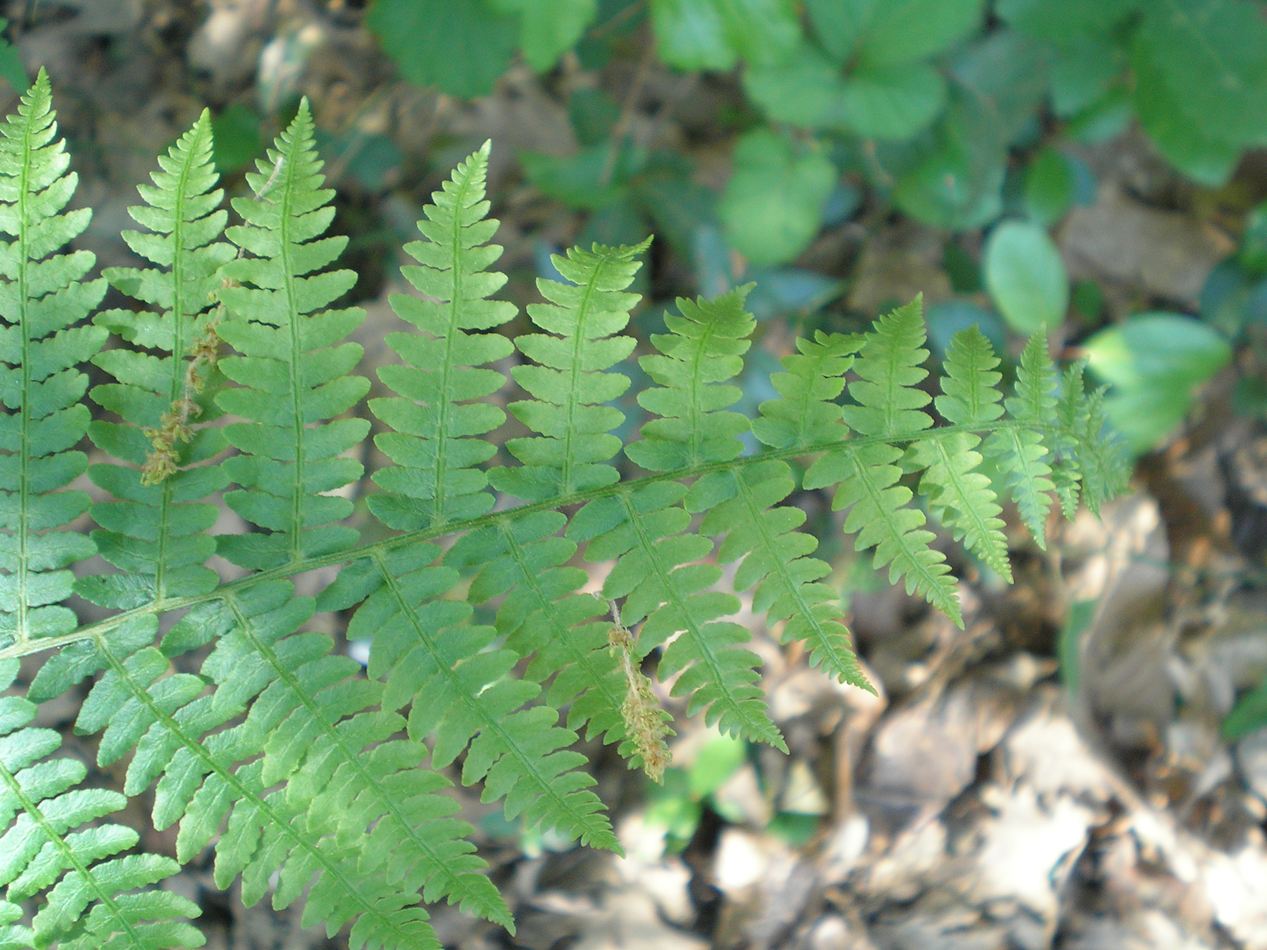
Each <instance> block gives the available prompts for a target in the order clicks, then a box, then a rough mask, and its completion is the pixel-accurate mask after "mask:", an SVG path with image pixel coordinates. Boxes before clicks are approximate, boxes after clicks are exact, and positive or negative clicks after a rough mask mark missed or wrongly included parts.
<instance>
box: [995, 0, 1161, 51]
mask: <svg viewBox="0 0 1267 950" xmlns="http://www.w3.org/2000/svg"><path fill="white" fill-rule="evenodd" d="M1143 2H1144V0H1059V2H1058V3H1053V2H1052V0H998V4H997V5H996V7H995V12H996V13H997V14H998V16H999V18H1000V19H1001V20H1003V21H1004V22H1005V23H1007V24H1008V25H1010V26H1012V27H1014V28H1015V29H1016V30H1017V31H1018V32H1021V33H1024V34H1025V35H1026V36H1032V37H1035V38H1036V39H1042V40H1048V41H1050V42H1052V43H1058V44H1068V43H1076V42H1078V41H1080V40H1084V39H1086V38H1088V37H1096V36H1100V35H1102V34H1105V33H1108V32H1109V31H1110V30H1112V29H1113V28H1114V27H1116V26H1117V25H1118V24H1119V23H1121V22H1122V20H1123V19H1125V18H1126V16H1127V15H1128V14H1130V13H1131V12H1132V11H1133V10H1135V9H1136V8H1137V7H1139V6H1140V5H1141V4H1142V3H1143Z"/></svg>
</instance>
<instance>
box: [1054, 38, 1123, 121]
mask: <svg viewBox="0 0 1267 950" xmlns="http://www.w3.org/2000/svg"><path fill="white" fill-rule="evenodd" d="M1125 67H1126V59H1125V56H1124V55H1123V54H1122V51H1121V50H1120V49H1119V48H1118V47H1117V46H1116V45H1114V44H1113V43H1110V42H1108V41H1105V40H1099V39H1084V40H1082V41H1080V42H1077V43H1075V44H1073V45H1070V46H1067V47H1064V48H1062V49H1061V51H1060V55H1059V56H1056V57H1054V58H1053V59H1052V63H1051V104H1052V109H1054V110H1055V113H1056V115H1058V116H1061V117H1062V118H1069V117H1071V116H1073V115H1075V114H1077V113H1079V112H1081V111H1082V110H1083V109H1087V108H1089V107H1091V106H1092V105H1094V104H1095V103H1096V102H1097V101H1098V100H1099V99H1101V98H1102V97H1103V96H1104V95H1105V94H1106V93H1107V92H1108V91H1109V89H1110V87H1111V86H1112V85H1113V83H1114V81H1115V80H1116V79H1117V78H1118V77H1119V76H1120V75H1121V74H1122V71H1123V69H1125Z"/></svg>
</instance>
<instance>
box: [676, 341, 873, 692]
mask: <svg viewBox="0 0 1267 950" xmlns="http://www.w3.org/2000/svg"><path fill="white" fill-rule="evenodd" d="M862 344H863V336H862V335H861V334H852V335H845V334H840V333H830V334H829V333H824V332H822V331H819V332H818V333H817V334H815V337H814V339H813V340H807V339H800V340H797V341H796V348H797V352H796V353H793V354H790V355H788V356H786V357H784V358H783V367H784V370H783V372H779V373H775V374H774V375H773V376H772V377H771V380H770V381H771V383H772V384H773V386H774V388H775V390H776V391H777V392H778V393H779V397H778V398H777V399H771V400H767V401H766V402H763V403H762V404H761V405H760V406H759V407H758V411H759V413H760V415H759V416H758V417H757V418H756V419H754V420H753V423H752V431H753V434H754V435H755V436H756V437H757V438H758V439H759V440H760V441H761V442H763V443H765V444H766V445H768V446H770V447H771V448H775V449H790V448H796V447H800V448H804V449H807V450H810V449H812V448H816V447H821V446H824V445H831V444H833V443H839V442H842V441H843V440H844V438H845V431H846V430H845V426H844V420H843V419H842V418H841V412H840V406H839V405H838V404H837V403H836V402H835V400H836V399H837V398H838V397H839V396H840V394H841V393H842V392H843V391H844V388H845V373H846V371H848V369H849V368H850V367H851V366H852V365H853V363H854V358H855V355H856V354H857V352H858V350H859V349H860V348H861V347H862ZM717 480H718V481H721V480H720V478H719V479H717ZM721 484H722V485H723V486H724V487H725V488H727V489H729V491H728V494H729V495H730V497H731V500H728V501H726V502H724V503H722V504H720V505H718V506H717V507H716V508H715V509H713V511H712V512H710V513H709V515H708V516H707V517H706V518H705V519H704V522H703V524H702V525H701V528H702V530H704V531H706V532H709V533H720V532H721V531H723V530H729V531H730V534H729V535H728V536H727V537H726V540H725V541H724V542H723V543H722V546H721V548H720V549H719V551H718V556H719V557H720V558H721V559H722V560H724V561H732V560H738V559H739V558H741V557H742V558H744V560H743V563H742V565H741V566H740V569H739V571H738V573H737V574H736V575H735V586H736V587H738V588H739V589H741V590H742V589H744V588H747V587H750V586H753V585H756V594H755V596H754V598H753V607H754V608H755V609H757V610H765V611H767V613H768V616H769V617H770V619H771V620H785V621H786V623H785V625H784V628H783V639H784V641H785V642H786V641H791V640H804V641H806V643H807V644H808V646H809V649H810V663H811V665H814V666H821V667H822V668H823V669H824V670H826V671H827V672H828V673H830V674H831V675H832V676H834V677H836V678H837V679H838V680H840V681H842V682H845V683H851V684H853V685H855V686H859V687H861V688H862V689H867V690H873V689H874V687H872V686H871V684H870V683H868V682H867V679H866V677H865V676H864V675H863V674H862V671H861V670H860V669H859V667H858V659H857V657H856V655H855V654H854V651H853V644H852V642H851V639H850V636H849V631H848V629H847V628H846V627H845V625H844V623H843V621H842V620H841V614H842V613H843V609H842V607H841V604H840V598H839V597H838V595H837V594H836V593H835V592H834V591H833V590H831V588H829V587H828V586H827V585H825V584H822V583H819V581H820V580H821V579H822V578H823V577H826V576H827V575H828V574H829V573H830V568H829V567H828V566H827V565H826V564H825V563H824V562H822V561H820V560H818V559H816V558H812V557H809V555H810V554H811V553H812V552H813V551H814V550H815V548H817V546H818V542H817V540H816V539H814V538H813V537H811V536H810V535H807V534H804V533H802V532H799V531H797V530H795V529H796V528H797V527H798V526H799V525H801V524H803V523H804V522H805V513H804V512H802V511H801V510H800V509H797V508H791V507H787V506H780V507H776V506H777V505H778V503H779V502H781V501H783V500H784V499H786V498H787V497H788V496H789V495H790V494H791V492H792V491H793V490H794V489H795V487H796V480H795V479H794V478H793V476H792V470H791V468H790V467H789V466H788V464H787V463H786V462H784V461H782V460H781V459H779V460H775V459H771V460H769V461H767V462H763V463H760V464H759V465H754V466H753V467H752V468H750V469H748V470H745V471H744V472H742V473H740V474H739V475H738V477H737V478H735V479H734V480H733V482H732V483H730V484H727V483H726V482H721Z"/></svg>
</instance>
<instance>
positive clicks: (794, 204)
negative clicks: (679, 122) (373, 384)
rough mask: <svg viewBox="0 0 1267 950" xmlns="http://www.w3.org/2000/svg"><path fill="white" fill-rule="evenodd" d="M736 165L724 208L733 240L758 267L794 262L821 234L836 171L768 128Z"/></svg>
mask: <svg viewBox="0 0 1267 950" xmlns="http://www.w3.org/2000/svg"><path fill="white" fill-rule="evenodd" d="M734 167H735V170H734V174H733V175H732V176H731V179H730V181H729V182H728V183H727V185H726V189H725V191H724V192H723V194H722V198H721V204H720V205H719V207H718V212H719V214H720V217H721V222H722V227H723V229H724V230H725V233H726V238H727V240H728V241H730V243H731V245H732V246H733V247H734V248H735V249H736V250H737V251H739V252H740V253H741V254H743V255H744V256H746V257H747V258H748V259H749V260H750V261H751V262H752V263H753V264H755V265H762V264H782V263H785V262H787V261H790V260H792V259H793V258H794V257H796V256H797V255H798V254H800V253H801V251H803V250H805V248H806V247H808V246H809V243H810V241H812V240H813V239H814V235H815V234H817V233H818V228H819V225H820V223H821V221H822V211H823V204H824V203H825V202H826V200H827V197H828V195H830V194H831V191H832V189H833V188H834V187H835V184H836V169H835V167H834V166H833V165H832V163H831V162H830V161H829V160H828V159H827V158H826V157H825V156H824V155H822V154H821V153H820V152H814V151H799V150H798V149H797V148H796V147H795V146H794V145H793V143H791V142H789V141H788V140H787V139H786V138H784V137H783V136H781V135H778V134H777V133H775V132H772V131H770V130H768V129H757V130H756V131H753V132H749V133H748V134H747V135H745V136H743V138H741V139H740V140H739V144H738V146H737V147H736V148H735V155H734Z"/></svg>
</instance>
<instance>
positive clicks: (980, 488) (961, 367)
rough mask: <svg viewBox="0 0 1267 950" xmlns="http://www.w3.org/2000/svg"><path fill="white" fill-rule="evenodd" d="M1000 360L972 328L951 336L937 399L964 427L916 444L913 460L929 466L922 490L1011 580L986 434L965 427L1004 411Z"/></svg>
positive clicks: (989, 420) (943, 410) (972, 548)
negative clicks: (987, 463) (984, 451)
mask: <svg viewBox="0 0 1267 950" xmlns="http://www.w3.org/2000/svg"><path fill="white" fill-rule="evenodd" d="M998 365H999V358H998V357H997V356H995V355H994V350H993V348H992V347H991V346H990V341H989V340H987V339H986V338H985V335H984V334H983V333H982V332H981V331H980V330H979V329H978V328H977V327H975V326H974V327H970V328H968V329H967V330H965V331H963V332H962V333H958V334H956V335H955V336H954V338H953V339H952V340H951V343H950V346H949V347H948V348H947V351H946V365H945V374H944V375H943V376H942V378H941V389H942V395H940V396H938V397H937V398H936V400H935V404H936V406H937V411H938V412H939V413H941V415H942V418H944V419H945V420H946V421H947V422H949V423H950V424H951V425H954V426H960V427H963V428H961V429H960V430H959V431H952V432H942V433H934V434H933V437H932V438H928V439H922V440H920V441H918V442H916V443H914V444H913V445H912V446H911V452H910V461H911V462H912V464H914V465H915V466H916V467H918V468H922V469H924V475H923V478H922V479H921V483H920V492H921V494H923V495H924V497H926V498H927V499H928V501H929V505H930V507H932V509H933V510H934V511H935V512H937V514H938V517H939V518H940V520H941V521H942V523H943V524H945V525H946V526H947V527H948V528H950V530H951V532H952V533H953V534H954V536H955V538H956V539H962V540H963V542H964V544H965V545H966V546H967V548H968V549H969V550H970V551H972V552H973V553H974V554H975V555H976V556H977V557H979V558H980V559H981V560H982V562H983V563H984V564H985V565H986V566H988V567H989V568H990V569H991V570H992V571H994V572H996V573H997V574H999V575H1000V576H1002V577H1003V578H1004V579H1005V580H1007V581H1008V582H1009V583H1010V582H1011V580H1012V566H1011V564H1009V563H1008V558H1007V538H1006V536H1005V535H1004V534H1003V527H1004V525H1003V519H1002V518H1001V517H1000V515H1001V514H1002V512H1003V509H1002V508H1001V507H1000V506H999V502H998V497H997V495H996V494H995V492H994V488H993V486H992V485H991V483H990V479H989V476H987V475H985V474H983V473H982V472H981V471H979V469H980V467H981V464H982V462H983V461H984V459H983V457H982V455H981V453H980V451H979V450H978V447H979V446H980V444H981V436H980V435H978V434H977V433H976V432H972V431H964V430H965V429H970V428H974V427H975V428H980V427H982V426H985V425H988V424H989V423H992V422H994V421H995V420H997V419H998V418H999V417H1001V416H1002V415H1003V407H1002V406H1001V405H1000V404H999V403H1000V401H1001V400H1002V398H1003V397H1002V394H1001V393H1000V392H999V389H998V384H999V382H1000V381H1001V380H1002V378H1003V374H1002V373H999V372H997V371H996V369H995V367H997V366H998Z"/></svg>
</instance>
